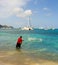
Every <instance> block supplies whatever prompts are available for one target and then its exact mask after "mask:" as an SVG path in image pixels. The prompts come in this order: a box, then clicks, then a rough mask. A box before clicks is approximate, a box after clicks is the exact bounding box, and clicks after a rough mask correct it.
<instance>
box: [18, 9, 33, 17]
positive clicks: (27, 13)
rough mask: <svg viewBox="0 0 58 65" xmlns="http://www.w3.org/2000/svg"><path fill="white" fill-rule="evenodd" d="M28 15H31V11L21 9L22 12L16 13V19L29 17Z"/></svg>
mask: <svg viewBox="0 0 58 65" xmlns="http://www.w3.org/2000/svg"><path fill="white" fill-rule="evenodd" d="M30 15H32V11H31V10H25V11H24V10H23V9H22V11H21V12H18V14H17V17H23V18H24V17H26V16H30Z"/></svg>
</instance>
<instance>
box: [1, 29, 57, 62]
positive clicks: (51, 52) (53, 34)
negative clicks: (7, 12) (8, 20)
mask: <svg viewBox="0 0 58 65" xmlns="http://www.w3.org/2000/svg"><path fill="white" fill-rule="evenodd" d="M20 36H22V38H23V40H24V41H23V43H22V46H21V49H16V43H17V39H18V37H20ZM18 53H22V54H26V55H27V56H28V55H29V57H30V58H31V57H32V58H41V59H46V60H51V61H55V62H58V29H54V30H52V29H48V30H44V29H34V30H29V31H27V30H20V29H0V56H1V57H2V56H3V57H4V55H6V54H8V55H9V56H10V55H11V54H15V57H16V56H17V55H19V54H18ZM8 55H7V56H8Z"/></svg>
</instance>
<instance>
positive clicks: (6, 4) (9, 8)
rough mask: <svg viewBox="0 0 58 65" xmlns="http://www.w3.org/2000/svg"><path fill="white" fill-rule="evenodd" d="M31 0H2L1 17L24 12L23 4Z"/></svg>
mask: <svg viewBox="0 0 58 65" xmlns="http://www.w3.org/2000/svg"><path fill="white" fill-rule="evenodd" d="M28 1H29V0H0V17H8V16H10V15H13V14H15V15H17V14H18V13H21V14H23V12H24V10H23V8H22V7H23V6H25V5H26V4H27V3H28Z"/></svg>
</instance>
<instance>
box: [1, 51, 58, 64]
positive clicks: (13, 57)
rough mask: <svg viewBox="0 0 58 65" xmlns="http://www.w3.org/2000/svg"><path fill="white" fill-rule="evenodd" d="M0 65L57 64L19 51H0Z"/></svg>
mask: <svg viewBox="0 0 58 65" xmlns="http://www.w3.org/2000/svg"><path fill="white" fill-rule="evenodd" d="M0 65H58V62H55V61H51V60H46V59H42V58H36V57H33V56H32V55H30V54H29V53H23V52H21V51H20V50H19V51H1V52H0Z"/></svg>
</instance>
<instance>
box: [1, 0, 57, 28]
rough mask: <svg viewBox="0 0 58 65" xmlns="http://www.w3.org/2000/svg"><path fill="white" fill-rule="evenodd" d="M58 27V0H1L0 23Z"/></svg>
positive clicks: (15, 25)
mask: <svg viewBox="0 0 58 65" xmlns="http://www.w3.org/2000/svg"><path fill="white" fill-rule="evenodd" d="M29 17H30V23H31V25H32V27H35V28H39V27H44V28H48V27H53V28H58V0H0V24H1V25H8V26H13V27H15V28H19V27H24V26H28V25H29V24H28V21H29Z"/></svg>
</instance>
